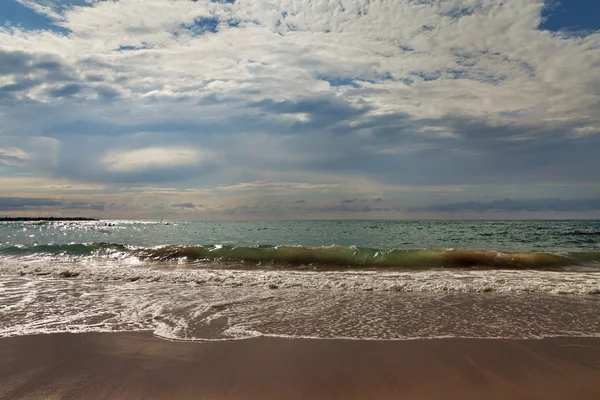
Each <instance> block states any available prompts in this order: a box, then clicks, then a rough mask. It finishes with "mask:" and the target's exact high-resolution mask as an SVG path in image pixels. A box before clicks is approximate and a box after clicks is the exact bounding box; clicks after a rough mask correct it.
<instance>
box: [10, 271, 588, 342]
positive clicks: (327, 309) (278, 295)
mask: <svg viewBox="0 0 600 400" xmlns="http://www.w3.org/2000/svg"><path fill="white" fill-rule="evenodd" d="M0 284H1V287H2V297H1V298H0V337H7V336H18V335H29V334H40V333H56V332H116V331H150V332H154V334H155V335H157V336H159V337H163V338H165V339H170V340H192V341H218V340H240V339H247V338H252V337H257V336H270V337H289V338H318V339H336V338H337V339H340V338H343V339H355V340H363V339H369V340H406V339H416V338H446V337H475V338H491V337H503V338H541V337H549V336H596V335H598V334H599V329H598V328H599V327H600V315H599V314H598V312H597V310H598V306H600V299H599V298H598V297H596V296H559V295H548V294H536V295H531V294H524V293H514V294H509V293H502V294H499V293H439V292H438V293H432V292H425V293H423V292H421V293H396V292H365V291H349V290H342V291H338V290H320V289H302V288H294V289H280V290H271V289H267V288H265V287H260V286H258V287H235V288H232V287H218V286H198V285H196V284H190V283H168V282H139V281H138V282H120V281H115V282H91V281H86V280H81V279H71V280H67V279H55V278H48V277H38V276H27V277H8V276H3V277H0Z"/></svg>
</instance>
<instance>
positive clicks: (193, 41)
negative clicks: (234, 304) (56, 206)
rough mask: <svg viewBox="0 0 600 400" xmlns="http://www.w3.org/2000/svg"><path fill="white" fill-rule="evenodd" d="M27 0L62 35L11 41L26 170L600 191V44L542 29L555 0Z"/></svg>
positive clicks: (378, 188) (18, 159) (12, 94)
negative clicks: (575, 185)
mask: <svg viewBox="0 0 600 400" xmlns="http://www.w3.org/2000/svg"><path fill="white" fill-rule="evenodd" d="M19 2H20V3H21V4H23V5H25V6H27V7H29V8H31V9H32V10H34V11H35V12H37V13H40V14H43V15H46V16H47V17H48V18H49V19H51V20H52V21H53V23H54V27H55V28H56V29H53V30H51V29H46V28H47V27H41V28H40V29H24V28H22V27H19V24H18V23H13V24H10V25H7V26H5V27H1V28H0V120H1V121H2V126H1V127H0V139H2V142H0V143H1V144H2V145H3V147H2V149H0V162H2V163H4V164H6V165H11V166H17V167H28V168H30V170H29V171H30V172H31V171H34V173H37V174H51V175H53V176H55V177H57V178H68V179H73V180H78V181H92V182H94V181H95V182H96V183H98V182H100V183H102V184H109V183H111V182H112V183H118V184H137V183H143V184H149V183H153V182H154V183H165V182H176V181H183V180H185V181H186V182H188V183H187V184H189V185H190V186H191V187H231V188H250V189H256V190H258V189H260V188H258V187H254V186H256V185H257V183H256V182H260V185H259V186H261V187H271V188H273V187H279V186H280V185H286V184H285V182H307V183H306V185H308V186H307V188H311V187H313V186H312V185H316V186H315V188H316V189H315V190H321V189H324V188H322V187H319V186H318V185H332V186H331V187H329V186H328V187H327V189H328V190H332V191H335V190H338V189H340V188H343V187H347V185H346V183H347V182H360V183H361V184H360V185H354V186H356V187H358V188H359V189H360V188H362V189H361V190H364V191H372V192H373V197H375V196H377V197H378V196H380V195H382V193H383V192H384V191H385V190H393V189H389V188H394V187H395V188H400V187H401V188H413V187H416V186H418V185H425V184H426V185H429V186H431V187H432V188H439V187H446V186H445V185H448V186H447V187H457V186H456V185H470V184H473V185H477V184H482V183H485V184H487V183H492V184H493V183H502V184H507V183H511V184H512V183H514V184H524V183H533V184H535V183H553V184H556V183H565V182H579V183H582V184H583V183H586V184H589V183H590V182H592V183H593V182H597V181H598V180H599V179H600V176H599V175H598V172H597V171H598V170H600V161H598V158H597V157H595V156H594V154H596V155H597V150H598V146H600V139H599V134H600V115H599V114H598V112H597V110H598V109H599V108H600V79H599V78H598V77H600V33H598V32H584V33H581V34H579V35H574V34H570V35H569V34H566V33H561V32H550V31H546V30H542V29H540V24H541V23H542V16H541V15H542V9H543V7H544V6H545V3H544V1H543V0H504V1H502V2H500V1H496V0H336V1H330V0H270V1H262V0H261V1H257V0H236V1H235V2H228V1H219V2H213V1H210V0H198V1H189V0H119V1H112V0H111V1H99V0H98V1H97V0H90V1H87V2H85V4H84V2H82V1H77V2H76V4H73V5H68V4H66V3H68V2H63V1H60V2H59V1H54V0H44V1H42V0H19ZM15 22H18V21H15ZM42 28H43V29H42ZM142 136H143V137H142ZM31 138H44V139H43V140H45V141H46V142H43V141H40V140H42V139H36V140H37V142H36V143H38V144H37V145H28V144H27V143H28V142H31ZM31 143H33V142H31ZM594 149H595V150H596V151H594ZM20 152H22V153H20ZM573 160H577V162H576V163H575V162H573ZM208 164H211V165H213V166H212V167H211V168H212V169H210V170H208V169H206V168H204V167H205V166H206V165H208ZM199 172H202V180H201V181H194V182H191V181H190V179H192V178H193V177H194V176H199V175H200V174H199ZM326 177H335V179H334V180H332V179H329V178H326ZM136 179H137V180H138V181H136ZM336 179H337V180H336ZM282 182H283V183H282ZM236 185H237V186H236ZM244 185H246V186H244ZM269 185H270V186H269ZM286 188H288V189H289V188H290V186H289V185H288V186H286ZM386 188H387V189H386ZM292 189H299V190H303V191H304V190H307V189H306V188H304V187H292ZM340 190H341V189H340ZM188 200H189V201H191V200H193V199H191V200H190V199H186V201H179V200H176V201H173V203H174V204H185V203H188V202H189V201H188ZM458 200H460V199H458Z"/></svg>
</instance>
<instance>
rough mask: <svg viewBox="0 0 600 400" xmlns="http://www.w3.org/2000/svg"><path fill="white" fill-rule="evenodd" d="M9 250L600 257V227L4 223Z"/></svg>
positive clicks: (1, 232)
mask: <svg viewBox="0 0 600 400" xmlns="http://www.w3.org/2000/svg"><path fill="white" fill-rule="evenodd" d="M0 240H1V241H2V245H1V246H2V248H6V247H8V246H15V245H25V246H30V245H34V244H38V245H39V244H68V243H92V242H104V243H118V244H126V245H134V246H144V247H151V246H160V245H166V244H177V245H210V244H222V245H224V244H230V245H235V246H256V245H272V246H278V245H288V246H289V245H302V246H313V247H320V246H330V245H338V246H358V247H369V248H377V249H424V248H426V249H443V248H458V249H473V250H503V251H516V252H521V251H538V252H552V253H555V252H559V253H560V252H594V251H600V221H273V222H255V221H239V222H238V221H231V222H230V221H227V222H186V221H168V222H141V221H98V222H72V223H60V222H58V223H57V222H54V223H1V224H0Z"/></svg>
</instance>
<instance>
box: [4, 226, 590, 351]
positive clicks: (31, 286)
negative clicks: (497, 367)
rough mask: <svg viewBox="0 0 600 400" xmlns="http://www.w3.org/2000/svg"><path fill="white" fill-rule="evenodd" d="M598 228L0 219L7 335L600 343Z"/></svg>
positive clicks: (190, 338)
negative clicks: (576, 339) (595, 339)
mask: <svg viewBox="0 0 600 400" xmlns="http://www.w3.org/2000/svg"><path fill="white" fill-rule="evenodd" d="M599 295H600V221H279V222H273V221H270V222H256V221H251V222H250V221H244V222H241V221H240V222H191V221H160V222H159V221H112V220H111V221H86V222H2V223H0V337H7V336H15V335H28V334H39V333H53V332H111V331H151V332H154V334H155V335H156V336H158V337H162V338H165V339H172V340H197V341H205V340H240V339H247V338H252V337H257V336H273V337H290V338H296V337H301V338H315V339H336V338H337V339H340V338H343V339H356V340H361V339H363V340H364V339H367V340H406V339H419V338H447V337H475V338H500V337H501V338H508V339H511V338H515V339H516V338H543V337H551V336H600V296H599Z"/></svg>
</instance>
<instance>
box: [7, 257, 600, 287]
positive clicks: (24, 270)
mask: <svg viewBox="0 0 600 400" xmlns="http://www.w3.org/2000/svg"><path fill="white" fill-rule="evenodd" d="M0 275H7V276H10V275H12V276H52V277H57V278H60V277H65V278H73V277H77V278H79V279H84V280H88V281H96V282H111V281H121V282H134V281H139V282H165V283H194V284H196V285H202V286H221V287H267V288H271V289H286V288H302V289H324V290H347V291H396V292H465V293H470V292H496V293H507V292H509V293H554V294H574V295H598V294H600V272H589V271H588V272H576V271H571V272H564V271H532V270H519V271H516V270H448V269H432V270H422V271H397V272H396V271H382V270H361V271H356V270H355V271H298V270H256V269H253V270H232V269H211V268H189V266H188V265H187V264H185V263H179V264H177V263H172V262H171V263H166V264H159V263H153V264H147V263H142V262H140V261H139V260H137V259H132V258H129V259H127V260H121V261H110V260H98V259H93V260H79V261H76V262H57V261H54V260H52V259H47V260H43V259H39V258H35V259H31V260H28V259H26V258H25V257H21V258H15V259H10V258H1V259H0Z"/></svg>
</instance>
